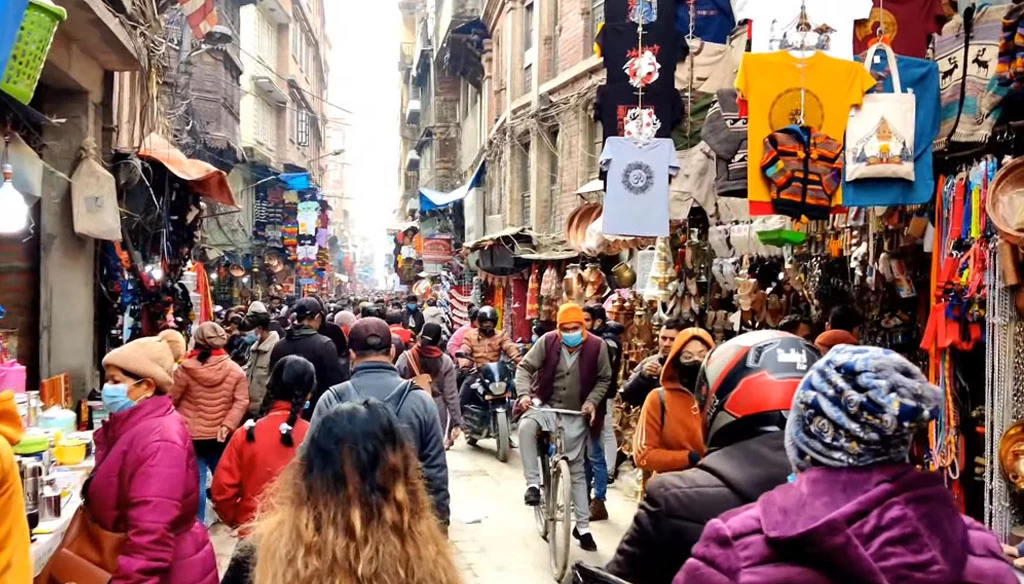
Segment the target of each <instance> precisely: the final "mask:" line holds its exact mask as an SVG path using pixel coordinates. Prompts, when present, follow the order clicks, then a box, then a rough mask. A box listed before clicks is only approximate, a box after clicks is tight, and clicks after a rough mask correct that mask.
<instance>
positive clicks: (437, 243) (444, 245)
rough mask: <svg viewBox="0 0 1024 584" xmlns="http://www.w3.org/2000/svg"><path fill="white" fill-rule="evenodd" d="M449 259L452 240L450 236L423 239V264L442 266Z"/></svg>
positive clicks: (450, 257)
mask: <svg viewBox="0 0 1024 584" xmlns="http://www.w3.org/2000/svg"><path fill="white" fill-rule="evenodd" d="M451 259H452V238H451V237H450V236H437V237H427V238H424V239H423V261H424V262H430V263H435V264H443V263H447V262H448V261H449V260H451Z"/></svg>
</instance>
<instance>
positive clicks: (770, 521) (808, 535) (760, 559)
mask: <svg viewBox="0 0 1024 584" xmlns="http://www.w3.org/2000/svg"><path fill="white" fill-rule="evenodd" d="M694 582H699V583H700V584H726V583H732V582H745V583H750V584H784V583H785V584H789V583H792V582H800V583H801V584H833V583H843V584H897V583H898V584H982V583H984V584H1016V582H1017V578H1016V576H1014V573H1013V568H1012V567H1011V566H1010V564H1009V563H1008V562H1007V561H1006V560H1005V559H1004V558H1003V554H1002V550H1001V549H1000V547H999V542H998V541H997V540H996V537H995V536H994V535H993V534H992V533H991V532H989V531H988V530H986V529H985V528H984V527H982V526H981V525H980V524H979V523H978V522H976V521H974V520H973V519H971V518H969V517H965V516H962V515H961V514H960V511H959V510H958V508H957V506H956V503H955V502H954V501H953V496H952V494H950V492H949V489H947V488H946V487H945V485H944V484H943V481H942V478H941V477H940V476H939V475H937V474H935V473H924V472H919V471H917V470H915V469H914V468H913V467H911V466H910V465H909V464H891V465H876V466H869V467H863V468H812V469H811V470H808V471H806V472H803V473H801V474H800V475H799V476H798V477H797V479H796V482H794V483H792V484H785V485H782V486H781V487H778V488H776V489H775V490H774V491H771V492H769V493H766V494H765V495H764V496H762V497H761V498H760V499H759V500H758V502H757V503H754V504H751V505H747V506H746V507H741V508H739V509H736V510H733V511H730V512H728V513H726V514H725V515H723V516H722V517H720V518H718V519H714V520H712V521H711V522H710V523H708V525H707V527H706V528H705V529H704V535H702V536H701V539H700V543H698V544H697V546H696V547H694V548H693V556H692V557H691V558H690V559H689V560H688V561H687V562H686V564H685V565H683V569H682V570H680V572H679V574H677V575H676V577H675V579H674V580H673V583H674V584H692V583H694Z"/></svg>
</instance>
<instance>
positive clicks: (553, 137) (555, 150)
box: [547, 126, 562, 233]
mask: <svg viewBox="0 0 1024 584" xmlns="http://www.w3.org/2000/svg"><path fill="white" fill-rule="evenodd" d="M547 139H548V144H547V145H548V147H549V148H550V149H551V150H550V154H551V156H550V157H549V158H548V160H549V162H550V165H549V167H548V172H549V173H550V175H551V179H550V181H551V212H550V213H548V217H549V220H548V230H549V231H550V232H551V233H557V232H558V228H559V226H560V225H561V224H562V206H561V204H560V201H559V199H560V197H561V194H562V189H561V186H560V185H561V176H560V174H559V166H558V159H559V156H560V155H561V152H562V149H561V148H560V147H559V144H558V126H555V127H553V128H551V131H550V132H549V133H548V136H547Z"/></svg>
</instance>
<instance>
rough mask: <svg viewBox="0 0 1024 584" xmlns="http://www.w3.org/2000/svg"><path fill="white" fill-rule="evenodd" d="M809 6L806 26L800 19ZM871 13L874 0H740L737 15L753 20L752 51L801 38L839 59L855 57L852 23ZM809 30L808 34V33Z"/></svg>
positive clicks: (768, 49) (793, 43) (786, 44)
mask: <svg viewBox="0 0 1024 584" xmlns="http://www.w3.org/2000/svg"><path fill="white" fill-rule="evenodd" d="M802 7H805V8H806V9H807V30H806V31H805V30H803V28H802V27H801V21H800V11H801V8H802ZM870 15H871V0H771V1H769V0H739V1H738V2H737V3H736V18H737V19H739V20H752V21H753V24H752V25H751V27H752V31H751V37H750V51H751V52H752V53H770V52H773V51H783V50H786V49H790V48H793V47H797V46H799V45H800V44H801V42H806V44H807V45H808V46H811V47H816V48H817V49H818V50H819V51H824V52H826V53H828V54H829V55H831V56H833V57H836V58H838V59H846V60H848V61H852V60H853V23H854V21H855V20H861V19H864V18H867V17H868V16H870ZM805 34H806V36H805Z"/></svg>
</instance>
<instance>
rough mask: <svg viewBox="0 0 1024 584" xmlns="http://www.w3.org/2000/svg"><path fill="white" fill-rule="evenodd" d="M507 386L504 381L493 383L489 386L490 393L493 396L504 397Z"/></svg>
mask: <svg viewBox="0 0 1024 584" xmlns="http://www.w3.org/2000/svg"><path fill="white" fill-rule="evenodd" d="M506 387H507V385H506V384H505V382H504V381H495V382H494V383H492V384H491V393H492V394H494V395H505V392H506V389H505V388H506Z"/></svg>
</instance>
